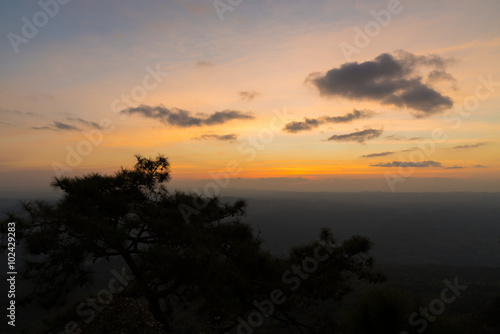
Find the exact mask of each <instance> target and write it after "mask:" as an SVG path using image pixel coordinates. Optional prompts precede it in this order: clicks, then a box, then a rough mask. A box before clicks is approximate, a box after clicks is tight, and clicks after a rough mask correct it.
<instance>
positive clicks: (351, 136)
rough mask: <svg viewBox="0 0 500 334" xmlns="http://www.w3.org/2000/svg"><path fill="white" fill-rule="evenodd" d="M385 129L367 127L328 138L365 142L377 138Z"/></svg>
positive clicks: (340, 140)
mask: <svg viewBox="0 0 500 334" xmlns="http://www.w3.org/2000/svg"><path fill="white" fill-rule="evenodd" d="M383 132H384V130H382V129H380V130H377V129H366V130H363V131H358V132H353V133H348V134H345V135H333V136H331V137H330V138H328V140H329V141H330V140H333V141H338V142H356V143H360V144H362V143H364V142H365V141H367V140H371V139H375V138H377V137H380V135H382V133H383Z"/></svg>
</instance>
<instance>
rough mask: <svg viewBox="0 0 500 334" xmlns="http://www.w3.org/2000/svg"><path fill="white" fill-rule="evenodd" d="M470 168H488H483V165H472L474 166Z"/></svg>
mask: <svg viewBox="0 0 500 334" xmlns="http://www.w3.org/2000/svg"><path fill="white" fill-rule="evenodd" d="M472 167H473V168H488V167H486V166H484V165H474V166H472Z"/></svg>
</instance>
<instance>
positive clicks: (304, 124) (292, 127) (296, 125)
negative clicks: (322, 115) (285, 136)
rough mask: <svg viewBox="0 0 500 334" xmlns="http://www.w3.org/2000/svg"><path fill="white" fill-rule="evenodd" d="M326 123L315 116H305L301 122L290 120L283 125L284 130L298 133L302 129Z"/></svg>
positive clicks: (309, 128)
mask: <svg viewBox="0 0 500 334" xmlns="http://www.w3.org/2000/svg"><path fill="white" fill-rule="evenodd" d="M323 123H325V122H324V121H323V120H319V119H313V118H304V120H303V121H301V122H290V123H287V124H285V126H284V127H283V131H285V132H289V133H297V132H300V131H308V130H312V129H314V128H317V127H318V126H320V125H321V124H323Z"/></svg>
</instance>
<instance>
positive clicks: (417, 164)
mask: <svg viewBox="0 0 500 334" xmlns="http://www.w3.org/2000/svg"><path fill="white" fill-rule="evenodd" d="M370 166H372V167H443V166H442V165H441V163H440V162H438V161H432V160H430V161H420V162H411V161H408V162H405V161H393V162H387V163H382V162H380V163H378V164H375V165H370Z"/></svg>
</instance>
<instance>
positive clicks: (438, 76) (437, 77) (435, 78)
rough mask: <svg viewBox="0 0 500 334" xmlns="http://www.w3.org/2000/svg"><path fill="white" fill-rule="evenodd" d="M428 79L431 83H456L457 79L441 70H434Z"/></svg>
mask: <svg viewBox="0 0 500 334" xmlns="http://www.w3.org/2000/svg"><path fill="white" fill-rule="evenodd" d="M427 79H428V80H429V81H430V82H439V81H452V82H455V81H456V80H455V78H454V77H453V75H451V74H450V73H447V72H445V71H441V70H433V71H431V72H430V73H429V74H428V75H427Z"/></svg>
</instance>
